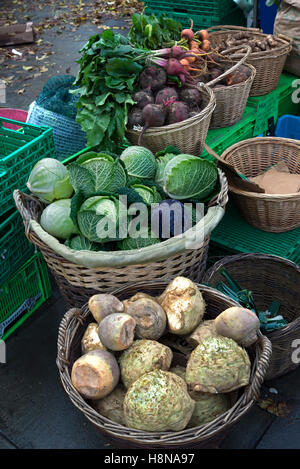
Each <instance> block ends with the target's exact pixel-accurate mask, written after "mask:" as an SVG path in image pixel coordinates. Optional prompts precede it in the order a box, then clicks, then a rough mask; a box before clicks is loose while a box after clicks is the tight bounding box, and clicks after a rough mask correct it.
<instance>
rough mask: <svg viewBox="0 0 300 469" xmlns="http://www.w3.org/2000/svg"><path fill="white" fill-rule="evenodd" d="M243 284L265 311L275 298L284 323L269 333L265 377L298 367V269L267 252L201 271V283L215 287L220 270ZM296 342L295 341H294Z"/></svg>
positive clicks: (239, 256) (241, 256)
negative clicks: (223, 269)
mask: <svg viewBox="0 0 300 469" xmlns="http://www.w3.org/2000/svg"><path fill="white" fill-rule="evenodd" d="M222 268H225V269H226V270H227V271H228V273H229V274H230V275H231V276H232V277H233V278H234V279H235V280H236V281H237V282H238V283H239V284H240V285H241V286H242V287H243V288H246V289H248V290H250V291H252V293H253V296H254V300H255V304H256V305H257V307H258V308H259V309H260V310H261V311H265V310H266V309H267V308H268V307H269V306H270V304H271V303H272V301H274V300H276V301H279V303H280V305H281V307H280V311H279V314H281V315H282V316H283V317H284V318H285V319H286V320H287V321H288V323H289V324H288V325H287V326H284V327H282V328H281V329H278V330H276V331H273V332H270V333H268V334H266V335H267V337H268V338H269V339H270V340H271V342H272V349H273V352H272V358H271V362H270V366H269V369H268V372H267V375H266V379H272V378H275V377H278V376H281V375H283V374H285V373H287V372H289V371H291V370H293V369H295V368H297V366H299V363H296V362H293V358H292V357H293V352H294V351H295V348H293V342H294V341H295V340H298V339H299V336H300V268H299V267H298V266H297V265H296V264H294V263H293V262H291V261H289V260H287V259H283V258H281V257H277V256H271V255H267V254H258V253H251V254H237V255H236V256H228V257H224V258H223V259H221V260H220V261H219V262H217V263H216V264H215V265H213V266H212V267H211V268H210V269H209V270H208V271H207V273H206V274H205V277H204V280H203V281H204V282H205V283H209V284H210V285H211V286H212V287H216V285H217V283H218V282H220V281H222V280H223V281H224V277H223V276H222V275H221V273H220V269H222ZM296 345H297V343H296ZM297 346H298V345H297Z"/></svg>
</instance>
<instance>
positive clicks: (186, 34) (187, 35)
mask: <svg viewBox="0 0 300 469" xmlns="http://www.w3.org/2000/svg"><path fill="white" fill-rule="evenodd" d="M193 26H194V22H193V20H192V19H191V26H190V28H189V29H183V30H182V31H181V34H180V36H181V38H182V39H187V40H188V42H191V41H192V40H193V39H194V33H193Z"/></svg>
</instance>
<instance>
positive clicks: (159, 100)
mask: <svg viewBox="0 0 300 469" xmlns="http://www.w3.org/2000/svg"><path fill="white" fill-rule="evenodd" d="M172 98H175V101H177V99H178V94H177V91H176V90H175V88H163V89H162V90H160V91H159V92H158V93H157V95H156V98H155V104H165V103H166V102H167V101H169V100H170V99H172Z"/></svg>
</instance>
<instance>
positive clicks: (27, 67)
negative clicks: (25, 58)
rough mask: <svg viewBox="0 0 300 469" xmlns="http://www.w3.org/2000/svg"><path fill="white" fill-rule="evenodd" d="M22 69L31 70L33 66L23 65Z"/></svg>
mask: <svg viewBox="0 0 300 469" xmlns="http://www.w3.org/2000/svg"><path fill="white" fill-rule="evenodd" d="M23 70H25V72H29V70H33V67H32V66H31V65H28V66H27V65H23Z"/></svg>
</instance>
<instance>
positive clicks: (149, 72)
mask: <svg viewBox="0 0 300 469" xmlns="http://www.w3.org/2000/svg"><path fill="white" fill-rule="evenodd" d="M166 83H167V74H166V72H165V70H164V69H163V68H160V67H153V66H151V67H147V68H145V69H144V70H143V71H142V73H141V74H140V87H141V88H142V89H143V90H146V89H148V90H149V89H151V90H152V91H158V90H160V89H161V88H162V87H163V86H164V85H165V84H166Z"/></svg>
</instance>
